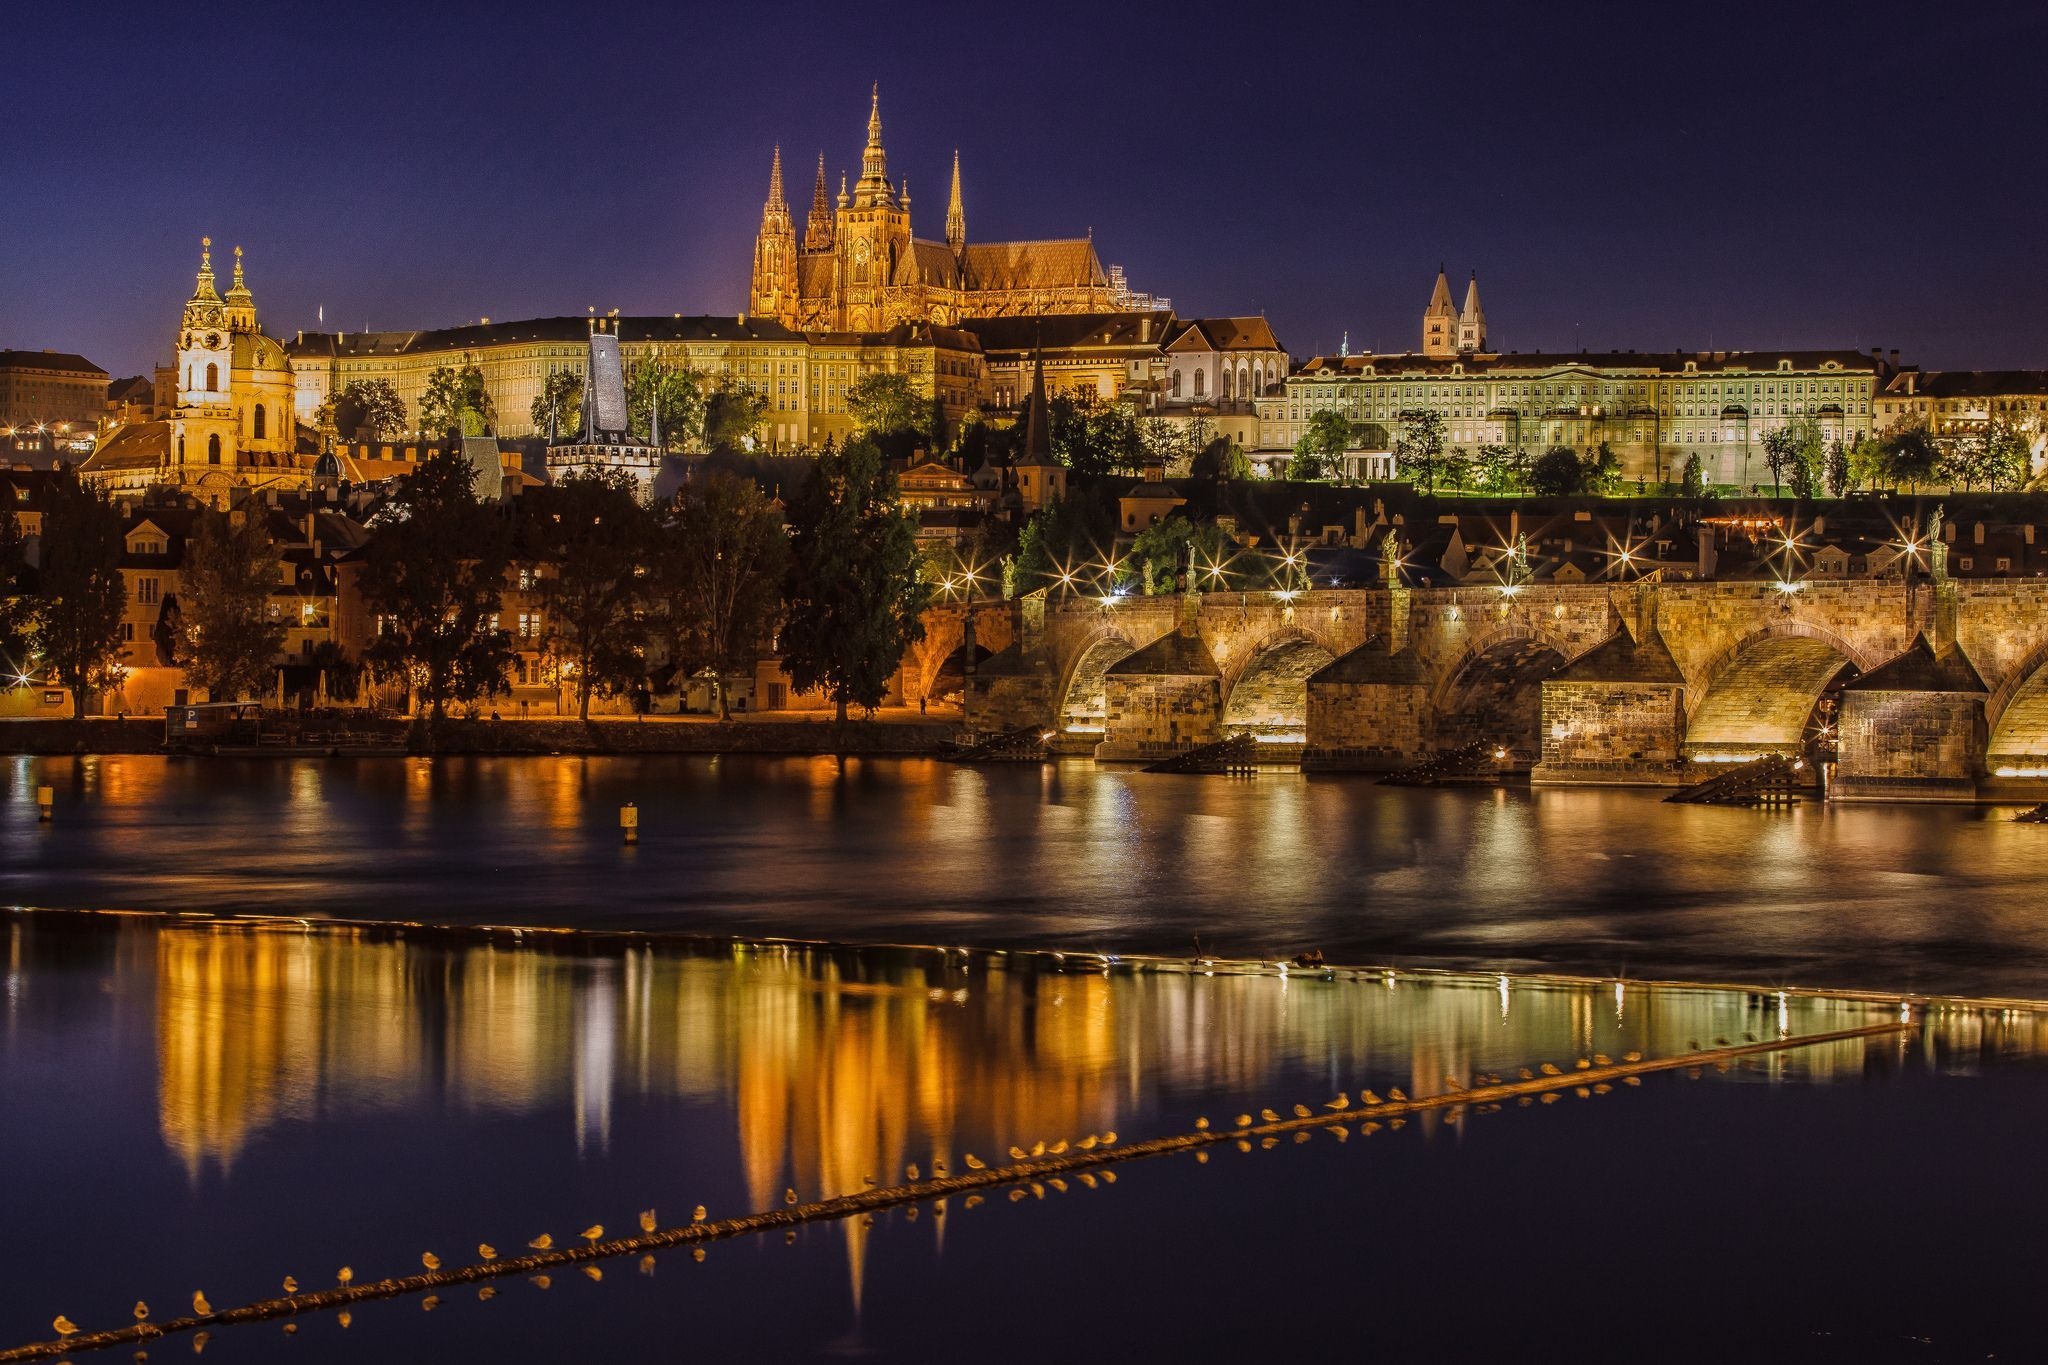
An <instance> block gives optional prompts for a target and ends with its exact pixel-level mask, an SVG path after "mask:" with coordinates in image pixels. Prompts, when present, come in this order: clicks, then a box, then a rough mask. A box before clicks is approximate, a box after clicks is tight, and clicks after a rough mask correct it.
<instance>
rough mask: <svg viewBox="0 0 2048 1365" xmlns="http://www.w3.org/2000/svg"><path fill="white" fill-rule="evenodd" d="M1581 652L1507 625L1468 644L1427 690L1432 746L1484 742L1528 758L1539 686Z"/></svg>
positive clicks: (1561, 638)
mask: <svg viewBox="0 0 2048 1365" xmlns="http://www.w3.org/2000/svg"><path fill="white" fill-rule="evenodd" d="M1583 652H1584V651H1583V650H1581V649H1578V648H1576V647H1575V644H1574V642H1573V641H1572V640H1571V639H1570V638H1568V637H1567V636H1565V635H1563V634H1560V633H1558V632H1555V631H1551V630H1547V629H1544V628H1542V627H1541V626H1537V625H1533V624H1530V623H1528V622H1523V621H1512V622H1509V623H1508V624H1506V625H1503V626H1501V627H1500V628H1498V629H1495V630H1493V631H1490V632H1488V633H1487V634H1485V635H1483V636H1481V637H1479V638H1478V639H1476V640H1473V641H1472V642H1471V643H1470V644H1468V645H1467V646H1466V647H1465V649H1464V650H1463V652H1461V653H1460V654H1459V655H1458V656H1457V657H1456V658H1455V659H1454V660H1453V661H1452V662H1451V664H1450V665H1449V667H1447V668H1445V669H1444V670H1443V671H1442V672H1441V673H1440V674H1438V675H1437V678H1436V682H1435V683H1434V685H1433V686H1432V687H1431V688H1430V696H1429V701H1430V707H1429V714H1430V719H1431V723H1432V725H1433V726H1434V735H1433V737H1432V738H1433V742H1434V743H1435V744H1436V745H1437V746H1438V747H1440V748H1457V747H1460V746H1462V745H1465V744H1470V743H1473V742H1475V741H1480V740H1485V741H1489V742H1492V743H1495V744H1500V745H1504V746H1506V747H1508V748H1510V749H1517V750H1526V751H1527V754H1528V755H1530V756H1533V755H1534V754H1535V753H1536V752H1537V751H1538V750H1539V749H1540V748H1541V747H1542V734H1543V680H1544V679H1545V678H1548V677H1550V676H1551V675H1552V674H1554V673H1556V672H1557V671H1558V670H1559V669H1561V668H1563V667H1564V666H1565V665H1566V664H1567V663H1569V662H1570V661H1571V660H1572V658H1573V657H1575V656H1576V655H1578V654H1581V653H1583Z"/></svg>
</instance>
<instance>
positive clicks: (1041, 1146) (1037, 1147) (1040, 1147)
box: [1031, 1138, 1045, 1156]
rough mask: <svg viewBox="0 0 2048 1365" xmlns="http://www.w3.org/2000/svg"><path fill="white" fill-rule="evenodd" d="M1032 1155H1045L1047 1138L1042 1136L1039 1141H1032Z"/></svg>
mask: <svg viewBox="0 0 2048 1365" xmlns="http://www.w3.org/2000/svg"><path fill="white" fill-rule="evenodd" d="M1031 1155H1033V1156H1044V1155H1045V1139H1044V1138H1040V1139H1039V1140H1038V1141H1036V1142H1034V1143H1032V1144H1031Z"/></svg>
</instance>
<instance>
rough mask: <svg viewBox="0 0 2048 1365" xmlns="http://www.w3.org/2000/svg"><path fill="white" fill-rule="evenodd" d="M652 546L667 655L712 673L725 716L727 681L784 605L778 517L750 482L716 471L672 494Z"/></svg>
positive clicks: (768, 635) (750, 657) (761, 644)
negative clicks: (670, 512) (668, 517)
mask: <svg viewBox="0 0 2048 1365" xmlns="http://www.w3.org/2000/svg"><path fill="white" fill-rule="evenodd" d="M656 544H657V547H658V548H657V553H656V564H657V566H658V574H659V586H660V591H661V592H662V594H663V596H664V597H665V598H666V599H667V602H668V613H667V620H668V623H669V630H670V640H671V650H672V653H673V655H674V657H675V660H676V662H677V663H678V664H679V665H680V666H681V667H682V668H683V669H684V671H686V672H689V673H695V672H699V671H709V672H710V673H711V675H712V677H713V678H714V679H716V680H717V693H718V713H719V717H720V719H730V718H731V715H732V709H731V704H730V699H729V697H728V695H727V689H726V685H725V684H726V680H727V679H728V678H729V677H731V676H732V675H734V674H737V673H740V672H744V671H746V670H748V669H749V668H751V667H752V665H753V662H754V660H755V658H756V657H758V655H759V653H760V651H761V650H762V649H764V648H765V647H766V646H767V645H768V644H769V642H770V641H771V639H772V638H773V635H774V630H775V622H776V619H777V617H778V615H779V614H780V612H781V609H782V587H783V581H784V579H785V578H786V577H787V575H788V573H789V538H788V537H787V536H786V535H784V534H783V530H782V520H781V517H780V516H779V515H778V514H777V512H776V510H775V507H774V505H773V504H772V503H770V502H769V500H768V498H767V497H766V496H765V495H764V494H763V493H762V492H761V489H760V487H759V486H758V485H756V484H755V483H754V482H753V481H752V480H749V479H744V478H741V477H739V476H738V475H735V474H730V473H725V472H723V471H713V472H712V473H710V474H708V475H706V476H704V477H702V478H699V479H696V480H693V481H692V482H690V483H687V484H685V485H684V486H683V488H682V490H681V491H680V492H678V493H677V494H676V499H675V509H674V518H673V520H672V522H671V524H670V525H668V526H667V527H665V528H663V529H662V531H661V532H660V533H659V534H658V537H657V541H656Z"/></svg>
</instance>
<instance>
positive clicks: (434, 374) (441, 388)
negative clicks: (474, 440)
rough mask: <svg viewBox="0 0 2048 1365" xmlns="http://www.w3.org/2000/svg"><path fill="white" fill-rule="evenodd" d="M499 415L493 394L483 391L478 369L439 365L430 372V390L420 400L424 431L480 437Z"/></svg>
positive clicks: (482, 375) (473, 366) (481, 374)
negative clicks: (492, 403) (457, 432)
mask: <svg viewBox="0 0 2048 1365" xmlns="http://www.w3.org/2000/svg"><path fill="white" fill-rule="evenodd" d="M496 415H497V414H496V413H495V411H494V410H493V409H492V406H491V393H490V390H489V389H487V388H485V387H484V372H483V371H482V370H480V369H478V368H477V367H476V366H475V365H463V366H460V367H457V366H454V365H440V366H436V367H435V368H434V369H433V370H431V371H429V372H428V374H427V389H426V392H425V393H424V394H422V395H421V396H420V429H421V430H422V431H426V432H431V433H434V434H436V435H438V434H440V433H442V432H446V431H460V432H461V433H462V434H463V435H465V436H481V435H482V434H483V431H484V428H485V427H486V426H488V425H489V424H490V422H491V419H492V418H493V417H495V416H496Z"/></svg>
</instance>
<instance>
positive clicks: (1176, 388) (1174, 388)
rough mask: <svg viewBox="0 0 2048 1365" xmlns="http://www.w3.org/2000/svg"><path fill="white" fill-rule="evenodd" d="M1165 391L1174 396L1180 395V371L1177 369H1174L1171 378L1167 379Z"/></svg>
mask: <svg viewBox="0 0 2048 1365" xmlns="http://www.w3.org/2000/svg"><path fill="white" fill-rule="evenodd" d="M1166 391H1167V392H1168V393H1170V394H1172V395H1173V396H1174V397H1175V398H1178V397H1180V371H1179V370H1175V371H1174V372H1173V378H1172V379H1170V380H1168V381H1167V387H1166Z"/></svg>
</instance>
